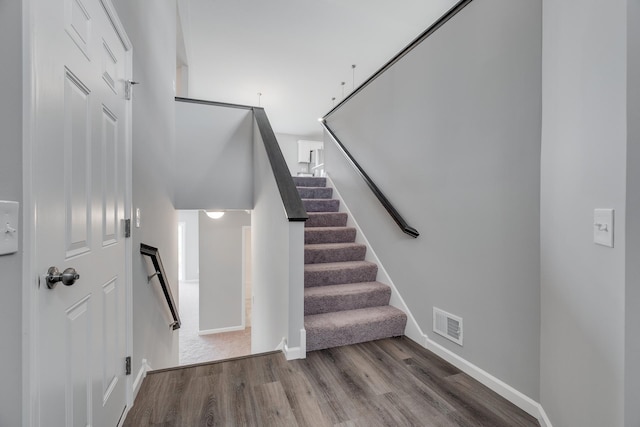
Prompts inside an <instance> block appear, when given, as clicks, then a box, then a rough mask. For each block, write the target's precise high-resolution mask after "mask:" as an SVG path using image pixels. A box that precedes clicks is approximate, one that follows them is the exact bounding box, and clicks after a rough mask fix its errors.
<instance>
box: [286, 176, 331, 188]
mask: <svg viewBox="0 0 640 427" xmlns="http://www.w3.org/2000/svg"><path fill="white" fill-rule="evenodd" d="M293 182H294V184H295V185H296V187H326V186H327V178H316V177H307V176H294V177H293Z"/></svg>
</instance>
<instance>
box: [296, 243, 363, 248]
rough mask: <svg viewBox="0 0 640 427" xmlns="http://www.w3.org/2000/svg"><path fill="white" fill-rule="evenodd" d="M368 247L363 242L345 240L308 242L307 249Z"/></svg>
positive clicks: (305, 246)
mask: <svg viewBox="0 0 640 427" xmlns="http://www.w3.org/2000/svg"><path fill="white" fill-rule="evenodd" d="M362 247H365V248H366V247H367V246H366V245H364V244H362V243H356V242H344V243H307V244H306V245H304V248H305V249H312V250H323V249H344V248H362Z"/></svg>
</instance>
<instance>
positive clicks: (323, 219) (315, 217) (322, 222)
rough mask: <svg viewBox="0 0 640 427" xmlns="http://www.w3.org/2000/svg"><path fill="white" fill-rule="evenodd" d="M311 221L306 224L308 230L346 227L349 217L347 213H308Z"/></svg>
mask: <svg viewBox="0 0 640 427" xmlns="http://www.w3.org/2000/svg"><path fill="white" fill-rule="evenodd" d="M307 214H308V215H309V219H308V220H307V222H306V223H305V224H304V226H305V227H307V228H320V227H345V226H346V225H347V218H348V215H347V213H346V212H307Z"/></svg>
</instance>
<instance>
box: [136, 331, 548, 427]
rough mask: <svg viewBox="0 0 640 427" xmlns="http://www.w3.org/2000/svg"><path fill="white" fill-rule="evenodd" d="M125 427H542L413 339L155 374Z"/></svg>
mask: <svg viewBox="0 0 640 427" xmlns="http://www.w3.org/2000/svg"><path fill="white" fill-rule="evenodd" d="M124 426H125V427H132V426H135V427H144V426H163V427H168V426H180V427H197V426H278V427H281V426H336V427H337V426H340V427H347V426H363V427H373V426H469V427H471V426H473V427H476V426H491V427H500V426H505V427H507V426H508V427H514V426H523V427H524V426H539V424H538V422H537V421H536V420H535V419H534V418H533V417H531V416H530V415H528V414H526V413H525V412H523V411H522V410H520V409H519V408H517V407H515V406H513V405H512V404H511V403H509V402H507V401H506V400H505V399H503V398H502V397H500V396H498V395H497V394H495V393H494V392H492V391H491V390H489V389H488V388H486V387H485V386H483V385H482V384H480V383H478V382H477V381H475V380H474V379H472V378H471V377H469V376H468V375H466V374H464V373H462V372H460V370H458V369H457V368H455V367H454V366H452V365H450V364H449V363H447V362H445V361H444V360H442V359H440V358H439V357H437V356H436V355H434V354H433V353H431V352H429V351H427V350H425V349H424V348H422V347H420V346H419V345H418V344H416V343H415V342H413V341H411V340H410V339H408V338H405V337H401V338H389V339H384V340H379V341H373V342H368V343H363V344H357V345H352V346H345V347H338V348H332V349H328V350H321V351H315V352H311V353H309V354H307V359H305V360H294V361H290V362H287V361H286V359H285V358H284V356H283V355H282V353H269V354H264V355H254V356H249V357H246V358H241V359H235V360H229V361H220V362H214V363H210V364H204V365H198V366H193V367H182V368H179V369H170V370H164V371H156V372H151V373H149V374H148V375H147V377H146V378H145V380H144V382H143V384H142V387H141V389H140V392H139V394H138V397H137V398H136V401H135V404H134V406H133V407H132V408H131V410H130V412H129V414H128V415H127V419H126V421H125V424H124Z"/></svg>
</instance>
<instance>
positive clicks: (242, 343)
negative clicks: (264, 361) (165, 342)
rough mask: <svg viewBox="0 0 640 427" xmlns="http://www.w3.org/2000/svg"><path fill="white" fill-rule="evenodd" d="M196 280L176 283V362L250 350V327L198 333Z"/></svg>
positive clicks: (236, 355) (238, 354) (190, 362)
mask: <svg viewBox="0 0 640 427" xmlns="http://www.w3.org/2000/svg"><path fill="white" fill-rule="evenodd" d="M198 315H199V308H198V283H197V282H195V283H194V282H181V283H180V317H181V319H182V327H181V328H180V330H179V331H180V344H179V349H180V355H179V364H180V366H184V365H191V364H194V363H203V362H211V361H217V360H223V359H228V358H231V357H238V356H246V355H248V354H251V328H250V327H248V328H246V329H244V330H242V331H234V332H225V333H221V334H211V335H198Z"/></svg>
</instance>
